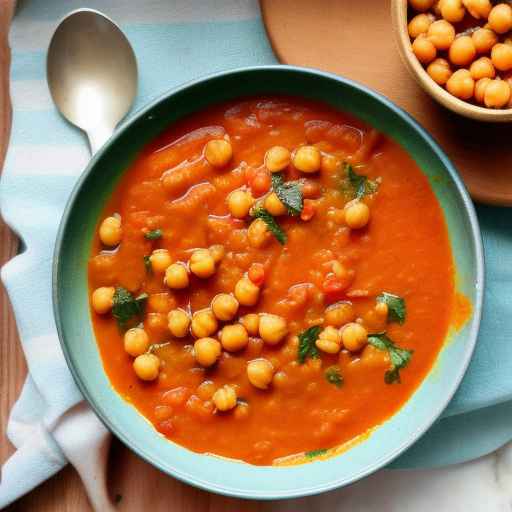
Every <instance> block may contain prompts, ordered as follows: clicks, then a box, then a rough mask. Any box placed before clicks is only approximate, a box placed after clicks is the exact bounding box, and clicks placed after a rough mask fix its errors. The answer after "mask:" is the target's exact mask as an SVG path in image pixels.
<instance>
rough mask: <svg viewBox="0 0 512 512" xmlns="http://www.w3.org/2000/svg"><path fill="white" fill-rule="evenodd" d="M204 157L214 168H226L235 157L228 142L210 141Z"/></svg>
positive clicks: (220, 140) (221, 140) (222, 140)
mask: <svg viewBox="0 0 512 512" xmlns="http://www.w3.org/2000/svg"><path fill="white" fill-rule="evenodd" d="M204 156H205V158H206V160H207V161H208V163H209V164H210V165H213V167H219V168H220V167H224V166H225V165H227V163H228V162H229V161H230V160H231V157H232V156H233V148H232V147H231V144H230V143H229V142H228V141H227V140H224V139H216V140H210V141H208V142H207V144H206V146H205V148H204Z"/></svg>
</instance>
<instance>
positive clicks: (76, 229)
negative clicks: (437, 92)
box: [53, 66, 483, 499]
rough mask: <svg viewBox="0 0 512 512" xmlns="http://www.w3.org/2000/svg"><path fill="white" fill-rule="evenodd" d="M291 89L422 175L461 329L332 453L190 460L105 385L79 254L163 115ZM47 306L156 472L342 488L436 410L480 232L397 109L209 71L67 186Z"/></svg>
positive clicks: (278, 69) (288, 491) (460, 364)
mask: <svg viewBox="0 0 512 512" xmlns="http://www.w3.org/2000/svg"><path fill="white" fill-rule="evenodd" d="M262 94H286V95H297V96H302V97H306V98H310V99H315V100H320V101H324V102H326V103H329V104H330V105H331V106H333V107H334V108H338V109H340V110H343V111H347V112H350V113H353V114H354V115H356V116H358V117H359V118H361V119H363V120H364V121H366V122H367V123H369V124H371V125H373V126H374V127H376V128H377V129H378V130H380V131H382V132H384V133H386V134H387V135H388V136H390V137H392V138H393V139H395V140H396V141H397V142H398V143H400V144H401V145H402V146H403V147H404V148H405V149H406V150H407V151H408V152H409V153H410V154H411V155H412V157H413V158H414V159H415V160H416V162H417V163H418V165H419V167H420V168H421V169H422V170H423V172H424V173H425V174H426V175H427V176H428V178H429V181H430V184H431V186H432V188H433V190H434V192H435V194H436V196H437V198H438V200H439V202H440V204H441V205H442V208H443V210H444V214H445V218H446V221H447V224H448V229H449V233H450V241H451V246H452V252H453V256H454V261H455V264H456V271H457V279H456V286H457V291H458V292H461V293H463V294H464V295H466V296H467V297H468V298H469V299H470V301H471V302H472V304H473V307H474V313H473V316H472V318H471V319H470V321H469V322H468V323H467V324H466V325H465V326H464V328H463V329H462V330H461V331H459V332H456V333H453V335H452V336H451V338H450V342H449V343H445V345H444V348H443V350H442V352H441V354H440V356H439V358H438V362H437V364H436V366H435V368H434V369H433V370H432V371H431V372H430V374H429V376H428V377H427V378H426V379H425V381H424V382H423V383H422V385H421V386H420V387H419V388H418V390H417V391H416V392H415V394H414V395H413V396H412V398H411V399H410V400H409V401H408V402H407V403H406V404H405V405H404V407H403V408H402V409H401V410H400V411H399V412H398V413H397V414H395V416H393V417H392V418H391V419H390V420H388V421H387V422H385V423H384V424H383V425H381V426H380V427H379V428H377V429H376V431H375V432H374V433H373V434H372V435H371V436H369V438H368V439H367V440H365V441H364V442H361V443H360V444H357V445H356V446H355V447H353V448H352V449H350V450H349V451H348V452H346V453H345V454H343V455H342V456H338V457H334V458H332V459H329V460H326V461H318V462H312V463H310V464H305V465H301V466H295V467H258V466H251V465H248V464H243V463H237V462H233V461H228V460H223V459H220V458H216V457H211V456H205V455H199V454H196V453H193V452H191V451H188V450H186V449H184V448H182V447H180V446H178V445H176V444H174V443H172V442H169V441H167V440H166V439H165V438H163V437H162V436H160V435H159V434H158V433H157V432H156V431H155V430H154V429H153V427H152V425H150V423H149V422H148V421H147V420H146V419H145V418H144V417H143V416H141V415H140V414H139V413H138V412H137V411H136V410H135V409H134V408H133V407H132V406H130V405H129V404H128V403H126V402H125V401H124V400H123V399H122V398H121V397H120V396H119V395H118V394H117V393H116V392H115V391H114V389H113V388H112V387H111V386H110V383H109V381H108V378H107V376H106V375H105V373H104V371H103V367H102V363H101V360H100V356H99V353H98V350H97V346H96V341H95V339H94V335H93V330H92V324H91V319H90V316H89V306H88V293H87V260H88V257H89V252H90V247H91V240H92V237H93V233H94V229H95V226H96V222H97V219H98V217H99V215H100V213H101V211H102V208H103V206H104V204H105V202H106V201H107V199H108V198H109V196H110V194H111V192H112V189H113V188H114V187H115V185H116V183H117V181H118V179H119V177H120V176H121V174H122V173H123V171H124V170H125V169H126V168H127V166H128V165H129V164H130V162H131V161H132V160H133V159H134V158H135V156H136V155H137V153H138V152H139V150H140V149H141V148H142V147H143V146H144V145H145V144H146V143H148V142H149V141H151V140H152V139H153V138H154V137H155V136H156V135H157V134H159V133H160V132H161V131H162V130H163V129H165V128H166V127H168V126H169V124H171V123H173V122H174V121H175V120H177V119H179V118H180V117H182V116H185V115H187V114H189V113H192V112H194V111H198V110H201V109H204V108H206V107H207V106H208V105H211V104H214V103H218V102H222V101H226V100H228V99H232V98H236V97H240V96H249V95H262ZM53 286H54V309H55V316H56V321H57V326H58V330H59V334H60V338H61V342H62V346H63V349H64V352H65V355H66V358H67V360H68V364H69V365H70V368H71V370H72V372H73V374H74V376H75V378H76V380H77V383H78V385H79V386H80V389H81V390H82V392H83V393H84V395H85V397H86V398H87V400H88V401H89V402H90V403H91V405H92V406H93V408H94V409H95V411H96V412H97V414H98V415H99V416H100V418H101V419H102V420H103V421H104V422H105V423H106V425H107V426H108V427H109V428H110V430H112V431H113V432H114V433H115V434H116V435H117V436H118V437H119V438H120V439H121V440H122V441H124V442H125V443H126V444H127V445H128V446H130V447H131V448H132V449H133V450H134V451H135V452H137V453H138V454H139V455H140V456H142V457H143V458H145V459H147V460H148V461H149V462H151V463H152V464H154V465H155V466H157V467H158V468H160V469H161V470H163V471H165V472H167V473H169V474H171V475H173V476H175V477H177V478H179V479H182V480H184V481H186V482H188V483H191V484H194V485H197V486H199V487H202V488H205V489H208V490H211V491H214V492H219V493H223V494H228V495H234V496H241V497H249V498H260V499H261V498H263V499H270V498H285V497H294V496H302V495H307V494H314V493H318V492H322V491H325V490H328V489H332V488H335V487H338V486H342V485H346V484H348V483H350V482H353V481H354V480H356V479H358V478H360V477H362V476H364V475H366V474H369V473H371V472H373V471H375V470H377V469H379V468H380V467H382V466H384V465H385V464H387V463H389V462H390V461H391V460H393V459H394V458H395V457H397V456H398V455H399V454H400V453H401V452H402V451H403V450H405V449H406V448H407V447H408V446H409V445H410V444H412V443H413V442H414V441H415V440H416V439H418V437H419V436H420V435H421V434H422V433H423V432H424V431H425V430H426V429H427V428H428V427H429V426H430V425H431V424H432V422H433V421H434V420H435V419H436V418H437V417H438V416H439V414H440V413H441V412H442V410H443V409H444V407H445V406H446V405H447V403H448V401H449V400H450V398H451V397H452V395H453V393H454V392H455V390H456V388H457V386H458V384H459V382H460V380H461V378H462V376H463V374H464V372H465V370H466V367H467V364H468V362H469V359H470V357H471V354H472V351H473V348H474V343H475V339H476V334H477V330H478V324H479V318H480V310H481V302H482V286H483V261H482V248H481V240H480V234H479V230H478V225H477V221H476V217H475V214H474V210H473V206H472V204H471V201H470V199H469V197H468V195H467V193H466V191H465V189H464V187H463V185H462V183H461V181H460V179H459V177H458V175H457V173H456V171H455V170H454V169H453V167H452V165H451V164H450V162H449V161H448V160H447V158H446V157H445V156H444V154H443V153H442V152H441V150H440V149H439V147H438V146H437V145H436V144H435V143H434V142H433V140H432V139H431V138H430V137H429V136H428V135H427V134H426V133H425V132H424V131H423V130H422V129H421V128H420V127H419V126H418V125H417V124H416V123H415V122H414V121H413V120H412V119H411V118H410V117H409V116H408V115H407V114H405V113H404V112H403V111H401V110H400V109H399V108H398V107H396V106H394V105H393V104H392V103H391V102H389V101H388V100H386V99H384V98H383V97H381V96H379V95H378V94H376V93H373V92H371V91H369V90H367V89H365V88H364V87H362V86H359V85H356V84H354V83H353V82H350V81H348V80H345V79H341V78H339V77H336V76H334V75H329V74H326V73H320V72H316V71H311V70H305V69H299V68H291V67H284V66H275V67H272V66H270V67H264V68H248V69H242V70H237V71H233V72H227V73H222V74H217V75H215V76H213V77H209V78H206V79H203V80H199V81H197V82H194V83H191V84H188V85H186V86H184V87H182V88H179V89H177V90H175V91H171V93H169V94H166V95H164V96H163V97H162V98H160V99H157V100H156V101H155V102H153V103H152V104H150V105H149V106H148V107H146V108H144V109H143V110H142V111H140V112H139V113H137V114H136V115H135V116H133V117H132V119H131V120H129V121H128V122H126V123H125V124H124V125H123V126H122V127H121V128H120V129H119V130H118V131H117V132H116V134H115V135H114V136H113V138H112V139H111V140H110V141H109V142H108V143H107V144H106V145H105V147H104V148H103V149H102V150H101V151H100V152H99V153H97V155H96V156H95V157H94V158H93V160H92V161H91V163H90V164H89V166H88V168H87V170H86V171H85V173H84V174H83V176H82V177H81V179H80V181H79V183H78V184H77V187H76V188H75V190H74V192H73V194H72V197H71V199H70V202H69V203H68V206H67V208H66V212H65V214H64V217H63V220H62V224H61V228H60V231H59V235H58V240H57V245H56V253H55V261H54V276H53Z"/></svg>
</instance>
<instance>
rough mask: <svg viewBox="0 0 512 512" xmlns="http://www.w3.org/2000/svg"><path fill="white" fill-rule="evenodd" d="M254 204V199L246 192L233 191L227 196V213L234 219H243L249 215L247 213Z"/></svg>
mask: <svg viewBox="0 0 512 512" xmlns="http://www.w3.org/2000/svg"><path fill="white" fill-rule="evenodd" d="M253 204H254V198H253V197H252V195H251V193H250V192H248V191H246V190H233V192H231V194H229V196H228V208H229V213H230V214H231V215H232V216H233V217H235V219H243V218H245V217H247V215H249V211H250V209H251V207H252V205H253Z"/></svg>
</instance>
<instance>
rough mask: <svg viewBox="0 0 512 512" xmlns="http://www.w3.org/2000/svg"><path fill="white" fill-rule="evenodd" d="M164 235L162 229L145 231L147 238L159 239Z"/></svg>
mask: <svg viewBox="0 0 512 512" xmlns="http://www.w3.org/2000/svg"><path fill="white" fill-rule="evenodd" d="M162 235H163V231H162V230H161V229H153V230H152V231H148V232H147V233H144V238H145V239H146V240H158V239H159V238H162Z"/></svg>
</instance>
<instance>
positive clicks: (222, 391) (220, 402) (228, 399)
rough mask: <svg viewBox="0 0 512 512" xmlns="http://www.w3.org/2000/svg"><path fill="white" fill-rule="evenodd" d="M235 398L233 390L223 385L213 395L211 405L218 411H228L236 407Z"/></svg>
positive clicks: (227, 385) (231, 387)
mask: <svg viewBox="0 0 512 512" xmlns="http://www.w3.org/2000/svg"><path fill="white" fill-rule="evenodd" d="M236 398H237V397H236V391H235V388H234V387H233V386H230V385H229V384H225V385H224V386H222V387H221V388H219V389H217V391H215V393H214V394H213V403H214V404H215V407H217V409H218V410H219V411H229V410H230V409H233V408H234V407H236Z"/></svg>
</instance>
